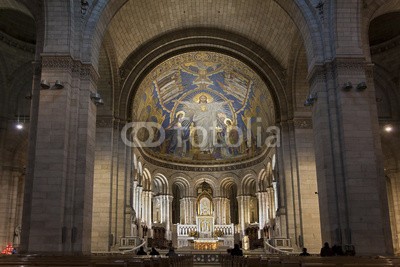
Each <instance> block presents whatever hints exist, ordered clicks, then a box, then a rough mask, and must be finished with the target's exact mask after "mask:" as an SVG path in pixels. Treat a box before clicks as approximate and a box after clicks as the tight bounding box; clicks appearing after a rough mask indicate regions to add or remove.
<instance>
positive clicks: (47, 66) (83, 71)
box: [42, 55, 99, 83]
mask: <svg viewBox="0 0 400 267" xmlns="http://www.w3.org/2000/svg"><path fill="white" fill-rule="evenodd" d="M42 69H43V70H49V71H52V70H60V71H70V72H71V73H76V74H79V76H80V78H81V79H83V80H85V79H90V80H92V81H94V82H95V83H97V81H98V79H99V75H98V73H97V71H96V70H95V69H94V68H93V66H92V64H86V63H82V62H81V61H79V60H75V59H73V58H72V57H71V56H55V55H42Z"/></svg>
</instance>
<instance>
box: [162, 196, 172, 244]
mask: <svg viewBox="0 0 400 267" xmlns="http://www.w3.org/2000/svg"><path fill="white" fill-rule="evenodd" d="M162 199H163V202H162V210H163V218H162V222H163V223H165V235H166V237H165V238H166V239H168V240H172V228H171V225H172V200H173V196H170V195H163V196H162Z"/></svg>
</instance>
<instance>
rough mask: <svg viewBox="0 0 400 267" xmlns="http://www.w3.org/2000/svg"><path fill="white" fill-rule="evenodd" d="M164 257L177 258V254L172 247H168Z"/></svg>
mask: <svg viewBox="0 0 400 267" xmlns="http://www.w3.org/2000/svg"><path fill="white" fill-rule="evenodd" d="M165 256H168V257H176V256H178V254H176V253H175V250H174V248H173V247H170V248H169V250H168V253H167V254H165Z"/></svg>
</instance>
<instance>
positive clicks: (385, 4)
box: [361, 0, 400, 61]
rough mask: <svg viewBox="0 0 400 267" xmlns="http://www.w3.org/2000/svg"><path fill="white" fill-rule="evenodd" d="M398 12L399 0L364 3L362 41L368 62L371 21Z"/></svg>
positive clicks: (369, 56)
mask: <svg viewBox="0 0 400 267" xmlns="http://www.w3.org/2000/svg"><path fill="white" fill-rule="evenodd" d="M396 11H400V1H399V0H374V1H369V2H365V3H364V6H363V11H362V25H361V39H362V44H363V51H364V55H365V57H366V58H367V60H369V61H370V60H371V53H370V44H369V27H370V23H371V21H372V20H373V19H374V18H376V17H378V16H381V15H384V14H386V13H390V12H396Z"/></svg>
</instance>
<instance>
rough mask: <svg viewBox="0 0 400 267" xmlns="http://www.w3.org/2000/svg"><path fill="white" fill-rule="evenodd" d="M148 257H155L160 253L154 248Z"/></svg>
mask: <svg viewBox="0 0 400 267" xmlns="http://www.w3.org/2000/svg"><path fill="white" fill-rule="evenodd" d="M149 255H151V256H156V255H160V253H159V252H158V251H157V250H156V248H155V247H152V248H151V251H150V254H149Z"/></svg>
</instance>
